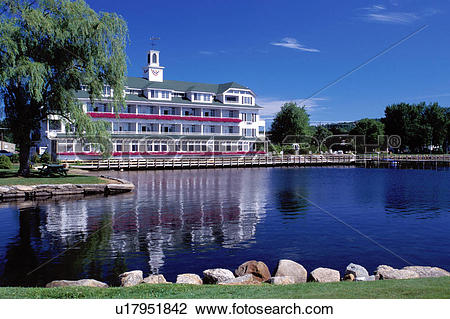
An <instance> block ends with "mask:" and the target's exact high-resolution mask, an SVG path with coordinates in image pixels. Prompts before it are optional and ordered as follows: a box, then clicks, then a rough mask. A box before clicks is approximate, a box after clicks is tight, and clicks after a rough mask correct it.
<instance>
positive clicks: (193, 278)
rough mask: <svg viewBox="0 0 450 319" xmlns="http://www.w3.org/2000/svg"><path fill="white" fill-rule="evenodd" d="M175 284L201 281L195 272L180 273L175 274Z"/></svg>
mask: <svg viewBox="0 0 450 319" xmlns="http://www.w3.org/2000/svg"><path fill="white" fill-rule="evenodd" d="M177 284H188V285H201V284H203V281H202V279H201V278H200V276H199V275H196V274H181V275H178V276H177Z"/></svg>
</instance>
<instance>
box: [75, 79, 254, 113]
mask: <svg viewBox="0 0 450 319" xmlns="http://www.w3.org/2000/svg"><path fill="white" fill-rule="evenodd" d="M125 86H126V87H128V88H130V89H140V90H144V89H146V88H154V89H166V90H173V91H181V92H188V91H194V92H208V93H214V94H222V93H223V92H225V91H226V90H228V89H231V88H233V89H245V90H250V89H249V88H248V87H246V86H243V85H242V84H239V83H236V82H228V83H223V84H208V83H196V82H185V81H174V80H164V81H163V82H152V81H148V80H147V79H144V78H140V77H133V76H128V77H127V81H126V83H125ZM75 97H76V98H79V99H81V98H85V99H88V98H89V94H88V92H86V91H77V92H75ZM125 100H126V101H133V102H156V103H166V102H167V103H176V104H195V105H205V106H207V105H221V106H222V105H224V106H232V107H245V108H257V109H260V108H262V107H261V106H259V105H236V104H231V103H222V102H220V101H219V100H217V99H214V100H213V101H212V102H211V103H199V102H192V101H191V100H189V99H188V98H186V97H173V98H172V99H171V100H170V101H164V100H149V99H147V98H146V97H145V96H142V95H135V94H127V95H126V96H125Z"/></svg>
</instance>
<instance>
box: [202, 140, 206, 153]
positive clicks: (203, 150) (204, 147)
mask: <svg viewBox="0 0 450 319" xmlns="http://www.w3.org/2000/svg"><path fill="white" fill-rule="evenodd" d="M206 151H207V148H206V142H202V152H206Z"/></svg>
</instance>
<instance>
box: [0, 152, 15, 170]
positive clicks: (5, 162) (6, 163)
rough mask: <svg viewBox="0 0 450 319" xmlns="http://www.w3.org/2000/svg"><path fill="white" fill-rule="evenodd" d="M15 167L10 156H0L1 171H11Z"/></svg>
mask: <svg viewBox="0 0 450 319" xmlns="http://www.w3.org/2000/svg"><path fill="white" fill-rule="evenodd" d="M11 168H13V165H12V163H11V160H10V159H9V157H8V156H6V155H2V156H0V169H11Z"/></svg>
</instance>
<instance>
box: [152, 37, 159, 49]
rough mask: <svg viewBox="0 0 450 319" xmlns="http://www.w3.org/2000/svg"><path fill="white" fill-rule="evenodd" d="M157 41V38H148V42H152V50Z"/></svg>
mask: <svg viewBox="0 0 450 319" xmlns="http://www.w3.org/2000/svg"><path fill="white" fill-rule="evenodd" d="M157 40H159V38H158V37H153V36H152V37H150V41H152V47H153V48H154V47H155V45H156V43H155V41H157Z"/></svg>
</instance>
